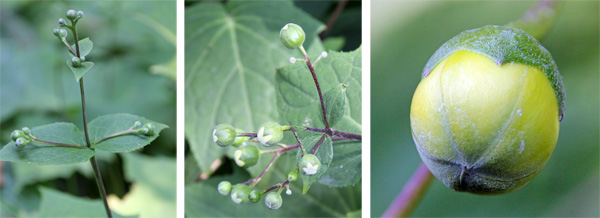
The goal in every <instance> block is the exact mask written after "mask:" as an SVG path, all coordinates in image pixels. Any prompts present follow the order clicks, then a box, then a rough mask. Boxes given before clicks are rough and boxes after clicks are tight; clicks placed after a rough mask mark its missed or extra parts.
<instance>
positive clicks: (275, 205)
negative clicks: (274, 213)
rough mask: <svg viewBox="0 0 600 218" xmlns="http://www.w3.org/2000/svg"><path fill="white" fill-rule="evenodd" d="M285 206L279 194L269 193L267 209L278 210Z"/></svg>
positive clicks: (266, 198)
mask: <svg viewBox="0 0 600 218" xmlns="http://www.w3.org/2000/svg"><path fill="white" fill-rule="evenodd" d="M282 204H283V199H281V195H280V194H279V193H277V192H269V193H267V196H266V197H265V205H266V206H267V208H269V209H271V210H277V209H279V208H280V207H281V205H282Z"/></svg>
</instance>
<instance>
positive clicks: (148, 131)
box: [134, 123, 156, 136]
mask: <svg viewBox="0 0 600 218" xmlns="http://www.w3.org/2000/svg"><path fill="white" fill-rule="evenodd" d="M134 125H135V123H134ZM142 129H144V135H147V136H152V135H154V131H155V129H156V127H155V126H154V124H152V123H146V124H144V127H142Z"/></svg>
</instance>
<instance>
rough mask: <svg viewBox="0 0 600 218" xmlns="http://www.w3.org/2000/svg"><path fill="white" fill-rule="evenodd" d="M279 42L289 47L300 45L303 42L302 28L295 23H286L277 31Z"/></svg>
mask: <svg viewBox="0 0 600 218" xmlns="http://www.w3.org/2000/svg"><path fill="white" fill-rule="evenodd" d="M279 38H280V39H281V43H283V45H284V46H285V47H287V48H289V49H294V48H297V47H300V46H302V44H303V43H304V38H305V34H304V30H302V27H300V26H298V25H297V24H293V23H288V24H286V25H285V26H283V28H281V31H280V32H279Z"/></svg>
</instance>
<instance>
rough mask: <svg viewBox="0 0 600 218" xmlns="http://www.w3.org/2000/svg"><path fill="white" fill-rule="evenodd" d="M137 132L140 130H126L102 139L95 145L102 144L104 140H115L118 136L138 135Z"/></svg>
mask: <svg viewBox="0 0 600 218" xmlns="http://www.w3.org/2000/svg"><path fill="white" fill-rule="evenodd" d="M137 131H138V130H134V129H128V130H125V131H121V132H117V133H114V134H112V135H109V136H106V137H104V138H101V139H100V140H98V141H96V142H94V145H95V144H98V143H100V142H102V141H104V140H107V139H110V138H114V137H117V136H122V135H126V134H129V133H136V132H137Z"/></svg>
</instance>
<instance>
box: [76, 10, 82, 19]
mask: <svg viewBox="0 0 600 218" xmlns="http://www.w3.org/2000/svg"><path fill="white" fill-rule="evenodd" d="M82 17H83V11H78V12H77V19H81V18H82Z"/></svg>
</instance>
